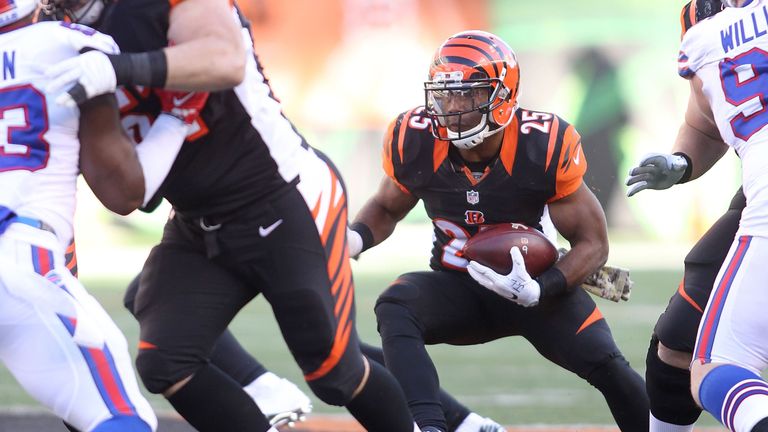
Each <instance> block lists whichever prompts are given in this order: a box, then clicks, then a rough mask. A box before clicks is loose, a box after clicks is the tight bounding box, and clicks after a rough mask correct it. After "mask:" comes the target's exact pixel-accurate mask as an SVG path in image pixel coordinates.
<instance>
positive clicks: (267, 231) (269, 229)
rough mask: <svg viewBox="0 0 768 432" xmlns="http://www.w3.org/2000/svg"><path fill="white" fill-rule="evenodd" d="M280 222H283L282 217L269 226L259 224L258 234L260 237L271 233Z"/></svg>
mask: <svg viewBox="0 0 768 432" xmlns="http://www.w3.org/2000/svg"><path fill="white" fill-rule="evenodd" d="M282 223H283V220H282V219H278V220H277V221H276V222H275V223H273V224H272V225H270V226H268V227H266V228H264V227H263V226H260V227H259V235H260V236H262V237H266V236H268V235H270V234H272V231H274V230H276V229H277V227H279V226H280V224H282Z"/></svg>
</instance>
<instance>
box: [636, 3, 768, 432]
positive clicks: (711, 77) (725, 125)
mask: <svg viewBox="0 0 768 432" xmlns="http://www.w3.org/2000/svg"><path fill="white" fill-rule="evenodd" d="M723 3H724V5H725V6H726V8H725V9H724V10H723V11H722V12H720V13H718V14H716V15H714V16H713V17H712V18H710V19H708V20H706V21H703V22H701V23H699V24H698V25H697V26H695V27H693V28H691V29H690V30H689V31H688V32H687V33H686V34H685V36H684V37H683V41H682V44H681V50H680V56H679V68H678V72H679V74H680V75H681V76H682V77H684V78H686V79H688V80H689V82H690V85H691V96H690V100H689V104H688V109H687V111H686V115H685V121H684V123H683V125H682V127H681V129H680V132H679V133H678V136H677V139H676V141H675V145H674V147H673V150H678V151H677V152H676V153H675V154H674V155H651V156H650V157H648V158H646V159H645V160H643V161H641V163H640V166H639V167H636V168H634V169H633V170H632V171H631V172H630V178H629V179H628V184H633V185H635V186H633V188H632V189H630V193H632V192H633V191H637V190H642V189H644V188H648V187H650V188H654V189H664V188H666V187H670V186H671V185H673V184H676V183H678V182H680V181H685V180H688V179H693V178H696V177H698V176H699V175H701V174H702V173H703V172H706V171H707V170H708V169H709V168H710V167H711V166H712V164H713V163H714V162H715V161H717V160H718V159H719V158H720V157H721V156H722V154H723V153H725V151H726V149H727V148H728V147H727V146H730V147H733V148H734V150H735V151H736V152H737V154H738V155H739V157H740V158H741V162H742V180H743V181H742V184H743V192H744V196H745V197H746V206H744V207H743V210H742V211H741V218H740V220H739V221H738V228H737V231H736V236H735V237H734V238H733V239H731V240H732V242H731V247H730V250H729V251H728V253H727V255H726V256H725V260H723V264H722V266H721V267H720V271H719V272H718V274H717V277H716V278H715V283H714V284H713V286H712V292H711V294H710V296H709V300H708V302H707V304H706V308H705V309H704V311H703V314H702V317H701V322H700V323H699V329H698V333H697V336H696V344H695V346H694V348H693V352H694V359H693V362H692V363H691V393H692V396H693V398H694V400H695V401H696V402H697V403H698V404H699V405H700V406H702V407H703V408H704V409H705V410H707V411H708V412H710V413H711V414H712V415H713V416H714V417H715V418H716V419H718V420H719V421H720V422H721V423H723V424H724V425H725V426H726V427H727V428H728V429H730V430H734V431H754V432H760V431H768V384H766V382H765V381H764V380H763V379H762V378H760V375H759V374H760V372H761V371H763V370H764V369H765V368H766V366H768V355H767V354H766V352H765V339H764V338H765V336H764V335H765V328H766V319H765V314H764V311H765V308H766V307H767V306H768V296H766V295H765V292H764V281H765V278H766V273H765V265H764V261H765V258H766V254H768V242H767V241H766V236H767V235H768V232H767V231H766V229H765V220H766V217H768V216H766V210H765V209H766V207H765V203H764V202H763V201H764V200H766V199H768V198H766V196H765V195H766V193H768V192H766V185H765V183H766V181H767V180H766V178H765V169H764V165H765V163H766V161H768V155H763V154H762V153H763V152H764V148H765V145H764V141H765V139H766V136H765V135H766V132H765V126H766V124H768V118H766V116H765V115H763V114H764V111H765V107H764V106H762V104H763V98H762V96H761V95H762V93H763V91H764V89H765V79H766V75H765V71H766V68H768V54H767V53H766V49H768V42H767V41H766V40H765V38H764V37H763V36H765V35H766V34H767V32H766V31H764V30H761V28H765V27H766V26H768V4H767V3H766V2H765V1H764V0H758V1H753V0H748V1H744V0H735V1H734V0H729V1H723ZM744 22H750V23H752V24H753V26H752V27H747V28H748V29H749V30H750V31H752V32H751V33H745V32H741V33H739V31H737V30H735V29H736V28H737V27H738V28H743V26H744V24H743V23H744ZM739 201H740V200H739ZM736 207H737V211H738V207H741V203H740V202H739V203H737V206H736ZM721 221H722V219H721ZM718 223H720V222H718ZM715 227H717V225H716V226H715ZM726 228H731V229H732V228H733V221H732V222H731V224H730V225H723V231H722V232H721V233H723V232H725V229H726ZM708 235H709V233H708ZM715 247H716V248H717V250H718V251H720V250H721V247H720V246H719V245H717V246H715ZM686 270H687V269H686ZM686 274H687V273H686ZM673 348H674V347H673ZM673 354H674V353H673ZM659 356H661V351H659ZM670 357H671V356H670ZM681 357H682V356H681ZM670 430H674V429H670ZM679 430H688V429H679Z"/></svg>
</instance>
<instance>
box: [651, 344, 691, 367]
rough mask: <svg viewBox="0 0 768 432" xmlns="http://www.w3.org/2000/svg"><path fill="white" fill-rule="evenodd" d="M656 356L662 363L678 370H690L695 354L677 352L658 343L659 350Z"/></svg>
mask: <svg viewBox="0 0 768 432" xmlns="http://www.w3.org/2000/svg"><path fill="white" fill-rule="evenodd" d="M656 355H657V356H658V358H659V360H661V361H662V362H664V363H666V364H668V365H670V366H672V367H676V368H678V369H685V370H687V369H688V366H690V364H691V359H693V354H692V353H689V352H685V351H677V350H673V349H672V348H667V347H666V346H665V345H664V344H663V343H661V342H658V348H657V350H656Z"/></svg>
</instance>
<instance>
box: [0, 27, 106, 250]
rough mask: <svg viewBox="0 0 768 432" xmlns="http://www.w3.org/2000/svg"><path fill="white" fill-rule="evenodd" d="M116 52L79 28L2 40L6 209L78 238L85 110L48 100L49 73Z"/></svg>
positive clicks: (0, 127)
mask: <svg viewBox="0 0 768 432" xmlns="http://www.w3.org/2000/svg"><path fill="white" fill-rule="evenodd" d="M89 47H90V48H95V49H99V50H101V51H104V52H108V53H117V52H118V48H117V45H116V44H115V43H114V41H113V40H112V38H111V37H109V36H106V35H103V34H101V33H97V32H95V31H94V30H92V29H90V28H88V27H84V26H78V25H74V24H65V23H59V22H42V23H38V24H33V25H28V26H26V27H22V28H19V29H16V30H13V31H9V32H6V33H2V34H0V51H2V54H1V55H0V60H2V68H3V75H2V78H3V81H2V83H0V206H4V207H7V208H8V209H10V210H11V211H13V212H15V213H16V214H18V215H20V216H25V217H31V218H35V219H39V220H42V221H44V222H46V223H47V224H49V225H51V226H52V227H53V229H54V230H55V231H56V234H57V236H58V238H59V240H60V241H61V242H62V243H63V244H66V242H68V241H69V240H70V239H71V238H72V219H73V216H74V211H75V191H76V183H77V176H78V174H79V173H80V169H79V160H80V156H79V155H80V142H79V141H78V138H77V134H78V127H79V111H78V110H77V108H65V107H62V106H60V105H58V104H57V103H56V102H55V96H57V95H46V94H45V93H44V90H45V87H46V85H47V81H46V79H45V71H46V69H48V68H50V67H51V66H53V65H55V64H56V63H58V62H60V61H62V60H65V59H67V58H70V57H74V56H77V55H78V54H79V51H80V50H82V49H84V48H89Z"/></svg>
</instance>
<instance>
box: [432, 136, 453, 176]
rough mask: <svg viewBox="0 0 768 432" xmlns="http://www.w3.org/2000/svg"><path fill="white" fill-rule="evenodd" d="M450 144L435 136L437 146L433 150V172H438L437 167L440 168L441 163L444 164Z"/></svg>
mask: <svg viewBox="0 0 768 432" xmlns="http://www.w3.org/2000/svg"><path fill="white" fill-rule="evenodd" d="M449 145H450V144H449V143H448V141H442V140H439V139H437V138H435V147H434V150H433V152H432V170H433V172H437V169H438V168H440V165H442V163H443V161H444V160H445V158H446V157H448V146H449Z"/></svg>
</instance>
